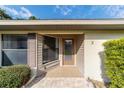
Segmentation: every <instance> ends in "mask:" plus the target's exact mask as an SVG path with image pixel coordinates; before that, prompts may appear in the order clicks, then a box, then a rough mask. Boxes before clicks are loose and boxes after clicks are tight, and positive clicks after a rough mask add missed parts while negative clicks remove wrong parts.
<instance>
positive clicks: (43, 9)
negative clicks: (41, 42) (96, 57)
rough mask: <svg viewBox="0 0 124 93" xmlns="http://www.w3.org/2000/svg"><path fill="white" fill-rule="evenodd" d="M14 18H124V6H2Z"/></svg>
mask: <svg viewBox="0 0 124 93" xmlns="http://www.w3.org/2000/svg"><path fill="white" fill-rule="evenodd" d="M0 8H2V9H4V10H6V12H7V13H8V14H9V15H11V16H12V17H13V18H24V19H27V18H28V17H30V16H32V15H34V16H36V17H37V18H40V19H104V18H124V6H107V5H105V6H103V5H97V6H95V5H81V6H78V5H73V6H59V5H27V6H23V5H9V6H0Z"/></svg>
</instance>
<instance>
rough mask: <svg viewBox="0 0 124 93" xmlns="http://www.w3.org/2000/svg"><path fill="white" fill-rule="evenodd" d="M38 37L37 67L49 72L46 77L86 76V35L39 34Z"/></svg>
mask: <svg viewBox="0 0 124 93" xmlns="http://www.w3.org/2000/svg"><path fill="white" fill-rule="evenodd" d="M37 37H38V39H37V42H38V44H37V45H38V46H37V47H38V49H37V52H38V58H37V61H38V64H37V66H38V69H41V70H45V71H47V72H48V73H47V75H46V76H48V77H81V76H84V46H83V44H84V34H82V33H80V34H70V33H66V34H65V33H64V34H63V33H60V34H55V33H54V34H52V33H51V34H41V33H39V34H38V36H37ZM41 41H42V42H41ZM41 43H42V44H41ZM39 50H40V51H39Z"/></svg>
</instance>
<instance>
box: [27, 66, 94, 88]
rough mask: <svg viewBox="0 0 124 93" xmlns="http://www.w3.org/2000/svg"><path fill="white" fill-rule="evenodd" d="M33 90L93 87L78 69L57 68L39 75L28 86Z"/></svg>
mask: <svg viewBox="0 0 124 93" xmlns="http://www.w3.org/2000/svg"><path fill="white" fill-rule="evenodd" d="M28 87H31V88H92V87H93V85H92V83H90V82H89V81H87V80H86V79H84V78H83V77H82V76H81V74H80V73H79V71H78V69H77V68H74V67H64V68H61V67H56V68H53V69H51V70H49V71H47V73H44V74H41V75H39V76H38V77H37V78H35V80H33V82H32V83H31V84H30V85H29V86H28Z"/></svg>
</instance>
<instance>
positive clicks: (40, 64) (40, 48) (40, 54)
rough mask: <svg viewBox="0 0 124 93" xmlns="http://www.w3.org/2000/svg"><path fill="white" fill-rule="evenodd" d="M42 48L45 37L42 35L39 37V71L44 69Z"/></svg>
mask: <svg viewBox="0 0 124 93" xmlns="http://www.w3.org/2000/svg"><path fill="white" fill-rule="evenodd" d="M42 48H43V36H42V35H39V34H38V35H37V62H38V63H37V65H38V69H43V66H42V60H43V59H42V57H43V56H42Z"/></svg>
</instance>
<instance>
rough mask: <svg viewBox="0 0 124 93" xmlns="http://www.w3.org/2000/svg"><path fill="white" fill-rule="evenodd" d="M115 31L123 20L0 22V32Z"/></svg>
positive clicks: (121, 28) (121, 27) (122, 25)
mask: <svg viewBox="0 0 124 93" xmlns="http://www.w3.org/2000/svg"><path fill="white" fill-rule="evenodd" d="M65 29H66V30H99V29H100V30H106V29H107V30H116V29H120V30H123V29H124V20H122V19H119V20H0V30H65Z"/></svg>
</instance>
